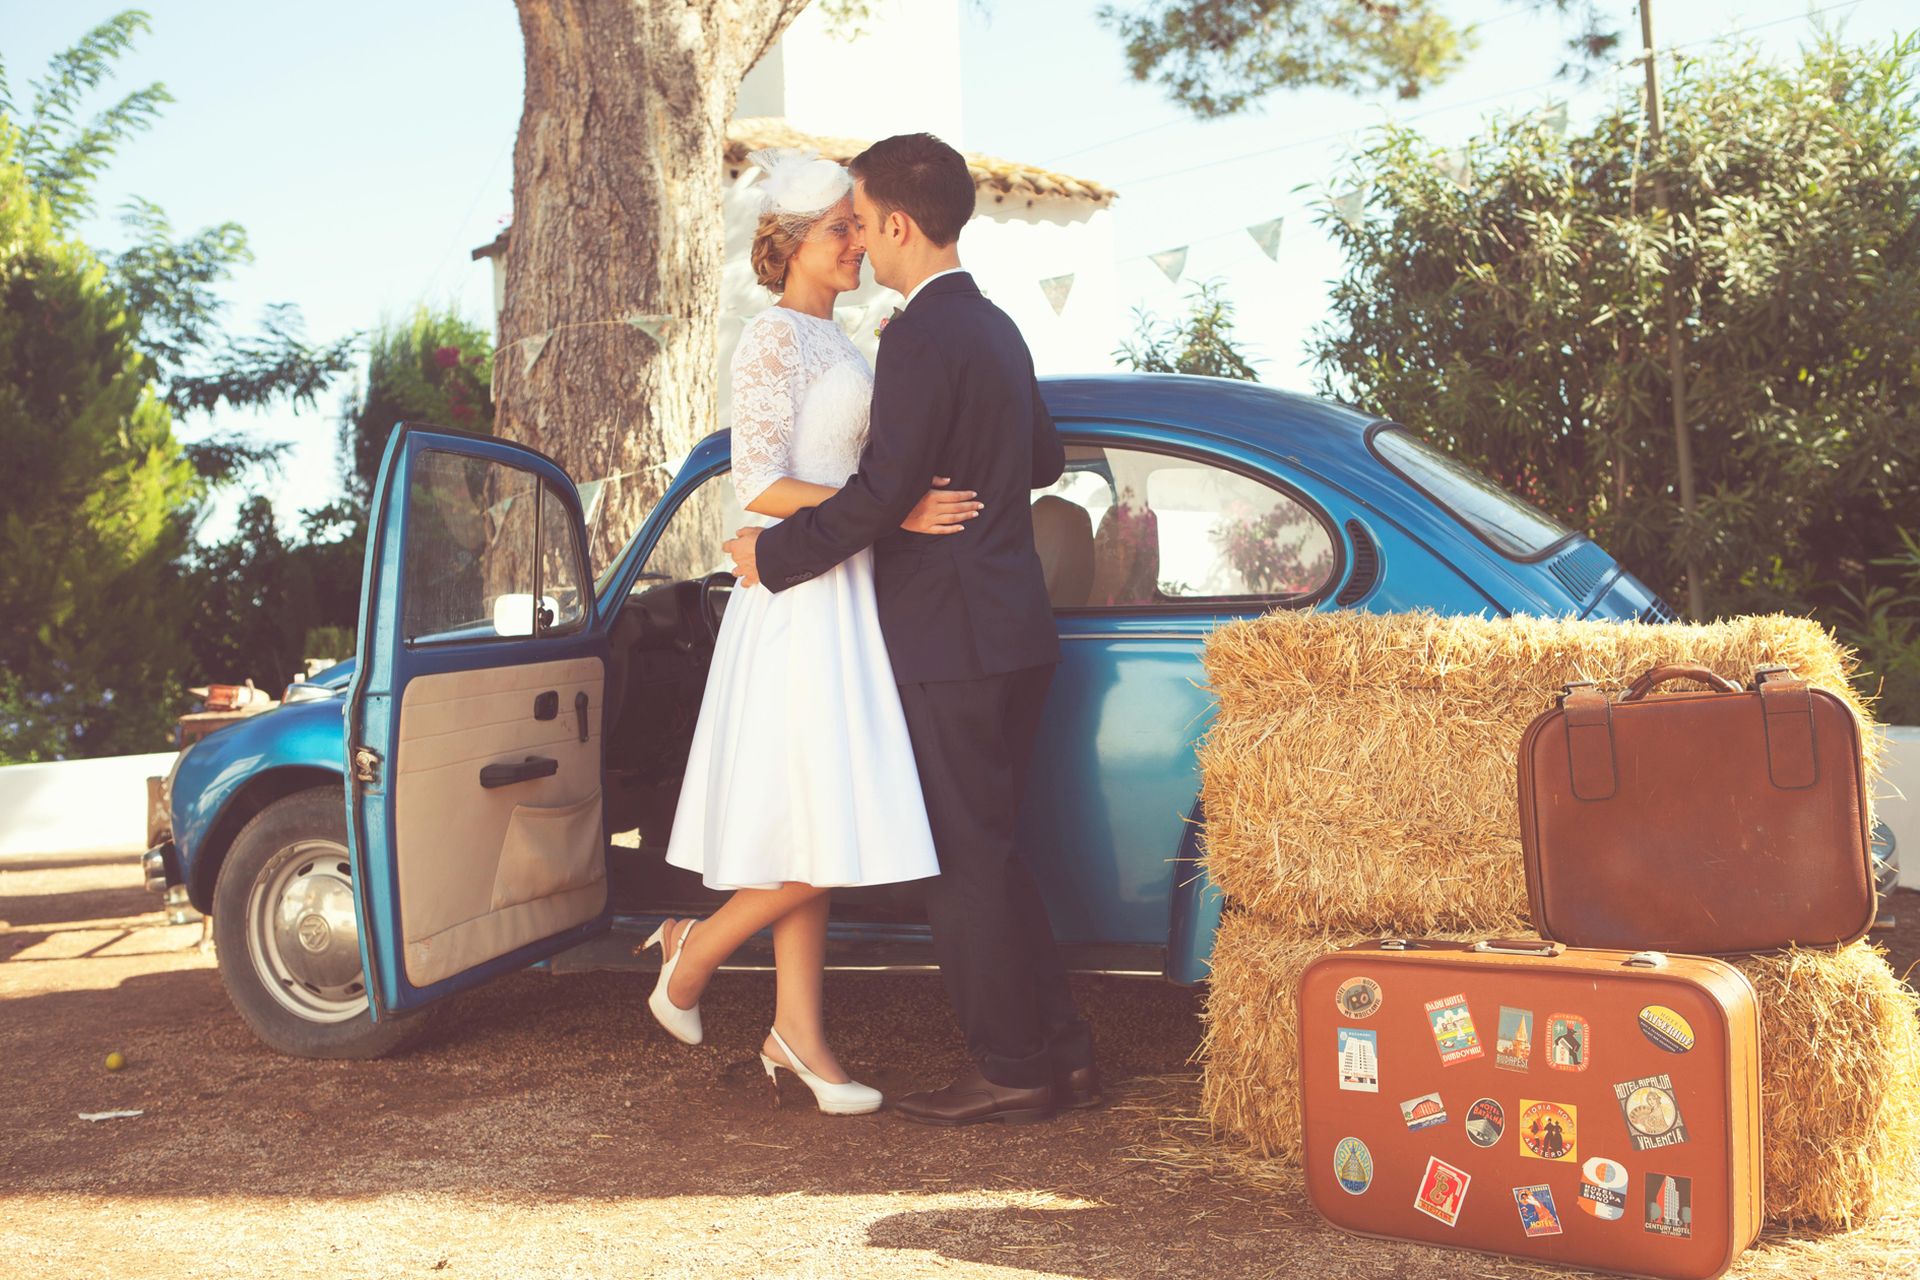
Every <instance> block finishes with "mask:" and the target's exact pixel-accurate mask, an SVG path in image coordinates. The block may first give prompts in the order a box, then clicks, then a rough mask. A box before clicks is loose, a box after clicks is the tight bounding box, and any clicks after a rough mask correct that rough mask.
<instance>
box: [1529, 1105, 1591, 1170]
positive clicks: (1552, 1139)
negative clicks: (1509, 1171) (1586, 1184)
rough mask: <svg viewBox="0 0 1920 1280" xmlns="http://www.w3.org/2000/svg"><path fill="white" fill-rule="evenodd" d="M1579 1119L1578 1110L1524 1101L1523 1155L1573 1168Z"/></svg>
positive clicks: (1571, 1107) (1568, 1106)
mask: <svg viewBox="0 0 1920 1280" xmlns="http://www.w3.org/2000/svg"><path fill="white" fill-rule="evenodd" d="M1579 1115H1580V1109H1579V1108H1578V1107H1575V1106H1571V1105H1565V1106H1563V1105H1562V1104H1560V1103H1558V1102H1535V1101H1534V1100H1533V1099H1531V1098H1522V1099H1520V1154H1521V1155H1523V1156H1532V1157H1533V1158H1534V1159H1536V1160H1564V1161H1566V1162H1567V1163H1569V1164H1571V1163H1572V1162H1573V1160H1574V1155H1575V1151H1576V1148H1577V1145H1578V1139H1579Z"/></svg>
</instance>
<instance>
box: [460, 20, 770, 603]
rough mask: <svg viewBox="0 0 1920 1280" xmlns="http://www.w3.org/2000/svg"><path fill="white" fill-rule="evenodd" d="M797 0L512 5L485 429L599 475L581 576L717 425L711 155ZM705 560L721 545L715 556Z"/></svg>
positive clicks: (715, 186)
mask: <svg viewBox="0 0 1920 1280" xmlns="http://www.w3.org/2000/svg"><path fill="white" fill-rule="evenodd" d="M806 4H807V0H518V8H519V11H520V29H521V34H522V36H523V37H524V40H525V45H526V105H525V108H524V109H523V111H522V113H521V116H520V134H519V138H518V140H517V141H516V142H515V144H514V149H513V229H512V233H511V235H510V236H509V237H508V240H507V246H506V265H505V270H506V302H505V307H504V309H503V311H502V313H501V317H500V350H499V353H498V355H497V356H496V358H495V362H494V363H495V372H494V377H495V388H494V397H495V402H496V418H495V422H496V426H495V430H496V431H497V432H498V434H500V435H502V436H505V437H507V438H509V439H513V440H519V441H523V442H525V443H527V444H531V445H533V446H534V447H535V448H537V449H540V450H541V451H543V452H545V453H547V454H549V455H550V456H552V457H553V458H554V459H555V460H556V461H558V462H559V463H560V465H561V466H563V467H565V468H566V470H567V472H568V474H570V475H571V476H573V478H574V480H575V481H576V482H580V483H583V484H584V483H586V482H588V481H592V480H598V479H601V478H604V477H618V478H617V479H614V480H610V481H609V483H608V484H607V485H606V486H605V488H604V489H603V490H602V493H601V500H600V509H599V513H598V516H597V518H596V519H595V520H594V522H593V531H592V534H591V536H590V538H589V541H590V542H591V543H592V547H591V555H592V559H593V564H594V572H595V573H596V574H597V573H598V572H599V570H600V569H601V568H602V567H603V566H605V565H606V564H607V563H609V562H610V561H611V560H612V558H613V557H614V556H616V555H618V554H619V551H620V548H622V547H623V546H624V545H625V544H626V542H627V541H628V539H629V538H631V537H632V535H633V532H634V530H635V529H637V528H638V527H639V523H640V520H641V519H642V517H643V516H644V515H645V514H646V512H647V511H649V510H650V509H651V508H652V507H653V505H654V503H655V502H656V501H658V499H659V496H660V494H661V492H662V491H663V490H664V488H665V486H666V482H667V480H668V479H669V478H670V477H669V476H668V475H667V474H666V471H665V468H664V466H663V465H662V464H664V463H666V462H668V461H669V460H673V459H677V458H679V457H681V456H682V455H683V454H685V453H686V451H687V450H688V449H689V448H691V447H692V446H693V444H694V443H695V442H696V441H698V440H699V439H700V437H702V436H704V435H705V434H707V433H708V432H709V431H711V430H713V428H714V427H715V426H716V425H717V420H716V405H717V396H716V395H715V388H714V380H715V378H716V377H717V376H718V368H717V360H718V354H717V352H718V348H717V341H718V338H717V335H718V302H719V296H720V266H721V256H722V248H723V244H724V229H723V227H722V223H721V212H720V199H721V192H722V187H721V174H722V168H721V151H722V148H723V147H724V146H725V142H726V127H727V120H728V119H729V118H730V117H731V116H732V115H733V107H734V100H735V97H736V96H737V94H738V91H739V86H740V80H741V78H742V77H743V76H744V75H745V74H746V73H747V71H748V70H749V69H750V68H751V67H752V66H753V64H754V63H755V62H757V61H758V60H759V59H760V57H761V55H762V54H764V53H765V52H766V51H767V50H768V49H770V48H771V47H772V46H773V43H774V41H776V40H777V39H779V37H780V33H781V32H783V31H784V30H786V27H787V24H788V23H790V22H791V21H792V20H793V18H794V17H795V15H797V14H798V13H799V12H800V10H802V9H803V8H805V7H806ZM716 554H717V549H716Z"/></svg>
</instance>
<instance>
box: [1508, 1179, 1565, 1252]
mask: <svg viewBox="0 0 1920 1280" xmlns="http://www.w3.org/2000/svg"><path fill="white" fill-rule="evenodd" d="M1513 1203H1514V1204H1515V1205H1516V1206H1518V1208H1519V1210H1520V1229H1521V1230H1522V1231H1524V1232H1526V1233H1527V1238H1528V1239H1532V1238H1533V1237H1534V1236H1557V1235H1559V1234H1560V1211H1559V1210H1558V1209H1555V1208H1554V1207H1553V1188H1551V1187H1549V1186H1546V1185H1544V1184H1540V1183H1536V1184H1535V1185H1533V1186H1531V1187H1515V1188H1514V1189H1513Z"/></svg>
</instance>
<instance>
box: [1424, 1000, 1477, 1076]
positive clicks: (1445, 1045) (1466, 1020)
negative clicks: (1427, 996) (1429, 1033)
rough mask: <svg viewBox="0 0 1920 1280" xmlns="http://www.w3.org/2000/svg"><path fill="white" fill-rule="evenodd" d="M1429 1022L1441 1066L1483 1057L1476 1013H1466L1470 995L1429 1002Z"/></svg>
mask: <svg viewBox="0 0 1920 1280" xmlns="http://www.w3.org/2000/svg"><path fill="white" fill-rule="evenodd" d="M1427 1021H1428V1022H1429V1023H1430V1024H1431V1025H1432V1027H1433V1043H1434V1045H1435V1046H1436V1047H1438V1048H1439V1050H1440V1065H1441V1066H1443V1067H1450V1066H1452V1065H1453V1064H1454V1063H1456V1062H1468V1061H1471V1060H1472V1059H1474V1058H1478V1057H1480V1056H1481V1053H1480V1036H1479V1033H1477V1032H1476V1031H1474V1029H1473V1015H1472V1014H1471V1013H1469V1012H1467V998H1466V997H1465V996H1463V995H1461V996H1448V997H1446V998H1445V999H1444V1000H1429V1001H1427Z"/></svg>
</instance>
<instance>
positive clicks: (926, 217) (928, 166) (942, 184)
mask: <svg viewBox="0 0 1920 1280" xmlns="http://www.w3.org/2000/svg"><path fill="white" fill-rule="evenodd" d="M847 168H849V169H851V170H852V171H853V176H854V177H856V178H858V179H859V180H860V181H861V182H862V183H863V184H864V185H865V186H866V190H867V198H868V199H870V200H872V201H873V202H874V203H875V204H877V205H879V206H880V211H881V213H882V214H888V213H892V212H894V211H895V210H896V209H897V210H899V211H900V212H901V213H904V214H906V215H907V216H908V217H909V218H912V219H913V220H914V221H915V222H916V223H918V224H919V226H920V230H921V231H923V232H925V233H926V237H927V239H929V240H931V241H933V242H934V243H935V244H937V245H939V246H941V247H942V248H945V247H946V246H947V245H950V244H952V243H953V242H954V241H955V240H958V239H959V238H960V228H962V227H964V226H966V225H967V219H969V218H971V217H973V175H972V174H971V173H969V172H968V171H967V162H966V159H965V158H964V157H963V156H961V154H960V153H959V152H958V151H955V150H954V149H953V148H952V147H950V146H948V145H947V144H946V143H944V142H942V141H940V139H938V138H936V137H934V136H933V135H932V134H930V133H902V134H898V135H896V136H894V137H891V138H882V139H881V140H880V141H878V142H876V143H874V144H873V145H872V146H870V147H868V148H867V149H866V150H865V151H862V152H861V153H860V154H859V155H857V156H855V157H854V158H853V162H852V163H851V164H849V165H848V166H847Z"/></svg>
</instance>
